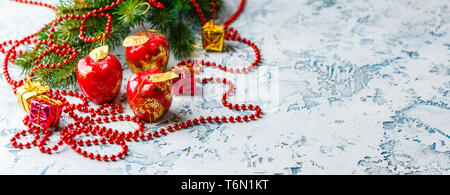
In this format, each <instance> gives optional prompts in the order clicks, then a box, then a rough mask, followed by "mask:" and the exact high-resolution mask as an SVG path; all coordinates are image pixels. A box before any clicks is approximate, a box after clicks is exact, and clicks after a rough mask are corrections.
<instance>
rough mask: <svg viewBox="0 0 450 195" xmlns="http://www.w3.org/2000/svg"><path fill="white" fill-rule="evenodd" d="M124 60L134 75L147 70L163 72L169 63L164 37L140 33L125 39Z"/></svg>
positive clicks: (154, 33) (150, 33)
mask: <svg viewBox="0 0 450 195" xmlns="http://www.w3.org/2000/svg"><path fill="white" fill-rule="evenodd" d="M123 46H124V47H125V58H126V61H127V64H128V68H129V69H130V71H131V72H133V73H136V72H139V71H145V70H149V69H159V70H161V71H165V70H166V68H167V62H168V61H169V56H170V50H169V42H168V41H167V39H166V37H165V36H164V35H162V34H159V33H156V32H150V31H149V32H140V33H138V34H137V35H135V36H129V37H127V38H126V39H125V40H124V42H123Z"/></svg>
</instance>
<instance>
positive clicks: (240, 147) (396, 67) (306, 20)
mask: <svg viewBox="0 0 450 195" xmlns="http://www.w3.org/2000/svg"><path fill="white" fill-rule="evenodd" d="M51 2H55V1H54V0H53V1H51ZM237 6H238V0H227V1H226V11H225V13H223V14H222V15H221V16H220V18H226V17H229V16H230V15H231V14H232V13H233V12H234V10H235V9H236V8H237ZM449 6H450V2H449V1H448V0H433V1H421V0H398V1H381V0H358V1H355V0H346V1H344V0H343V1H337V0H318V1H313V0H296V1H289V0H276V1H270V0H249V1H248V3H247V5H246V7H245V11H244V13H243V15H242V16H241V17H240V18H239V19H238V20H237V21H236V22H235V23H234V24H233V25H232V26H233V27H235V28H236V29H238V30H239V31H240V32H241V34H242V36H243V37H246V38H249V39H251V40H253V41H254V42H255V43H256V44H257V45H258V46H259V47H260V48H261V52H262V57H263V63H262V66H261V68H259V69H258V70H257V71H254V72H251V73H249V74H247V75H243V74H240V75H228V74H227V75H223V73H222V72H219V71H215V70H206V71H205V76H209V75H216V76H217V75H218V76H226V77H227V78H230V79H234V80H235V84H236V87H237V94H236V96H233V98H232V99H230V101H234V102H236V103H247V102H248V103H253V104H259V105H261V107H262V109H263V111H265V115H264V117H263V118H262V119H261V120H258V121H257V122H252V123H247V124H220V125H216V124H213V125H210V124H208V125H204V126H197V127H194V128H190V129H188V130H183V131H179V132H176V133H173V134H170V135H169V136H166V137H163V138H161V139H157V140H156V141H151V142H140V143H129V156H127V157H126V158H125V160H120V161H118V162H110V163H104V162H98V161H93V160H89V159H86V158H83V157H81V156H80V155H78V154H76V153H75V152H73V151H72V150H71V149H70V148H68V147H67V146H64V147H63V148H62V149H61V150H60V151H58V152H57V153H55V154H52V155H46V154H42V153H40V152H39V151H38V149H37V148H32V149H27V150H18V149H16V148H14V147H12V146H11V145H10V142H9V139H10V138H11V137H12V136H13V135H14V133H15V132H18V131H20V130H21V129H23V128H24V126H23V125H22V123H21V120H22V118H23V117H24V115H25V113H24V112H23V111H22V110H21V109H20V107H19V106H18V105H17V104H16V98H15V96H14V95H13V94H12V90H11V88H10V87H9V86H8V85H7V84H6V81H5V80H4V77H3V76H1V77H0V99H2V102H1V104H0V108H1V109H0V159H1V161H0V173H1V174H449V173H450V149H449V144H450V143H449V142H450V125H449V118H450V107H449V105H448V103H449V102H450V97H449V91H450V77H449V75H450V34H449V33H450V29H449V22H450V8H449ZM53 17H54V13H52V12H51V11H49V10H48V9H45V8H39V7H35V6H29V5H21V4H18V3H13V2H10V1H7V0H1V1H0V41H4V40H9V39H18V38H21V37H23V36H26V35H28V34H30V33H33V32H35V31H37V30H38V29H39V28H40V27H41V26H42V25H43V24H45V23H47V22H49V21H50V20H51V19H52V18H53ZM197 34H198V31H197ZM198 38H200V36H199V35H198ZM226 51H227V52H225V53H220V54H218V53H205V52H203V51H201V50H200V49H199V51H198V53H197V54H196V56H195V57H196V58H202V59H203V58H206V59H209V60H212V61H215V62H219V63H223V64H226V65H228V66H232V67H239V66H246V65H247V64H248V63H250V62H251V61H253V59H254V56H253V52H252V50H251V49H250V48H248V47H246V46H245V45H242V44H236V43H232V42H229V43H227V49H226ZM114 53H115V54H116V55H118V56H119V58H120V59H121V61H122V63H123V65H124V67H125V61H124V59H123V55H122V53H123V48H119V49H117V50H116V51H114ZM3 57H4V55H0V60H3ZM175 63H176V62H175V61H174V60H173V59H172V60H171V62H170V65H171V66H172V65H174V64H175ZM10 69H11V72H12V75H13V76H16V77H15V78H17V77H18V76H19V74H20V70H19V69H18V68H16V67H14V66H11V67H10ZM124 72H125V75H124V77H125V80H124V83H123V87H124V88H123V89H125V86H126V79H127V78H128V77H129V76H130V73H129V71H128V70H125V71H124ZM199 87H200V88H201V86H199ZM201 89H203V91H204V94H205V97H197V98H194V99H193V100H192V101H190V100H191V99H190V98H189V97H176V98H175V99H174V104H173V105H172V107H171V110H170V113H169V114H168V115H167V116H165V117H164V118H163V120H162V121H160V122H159V123H157V124H152V127H155V128H156V127H161V126H165V125H167V124H170V123H172V122H174V121H181V120H182V119H190V118H193V117H198V116H201V115H203V116H205V115H230V114H236V113H233V111H229V110H227V109H225V108H223V107H222V106H221V103H220V101H219V100H220V97H221V95H220V94H221V93H223V91H224V90H223V89H222V86H215V85H206V86H205V87H204V88H201ZM124 91H125V90H122V98H121V99H118V100H117V101H122V102H125V101H126V100H125V99H124V97H125V94H123V93H124ZM126 112H127V113H131V111H130V110H129V109H128V108H127V109H126ZM63 118H65V119H64V120H63V124H66V123H67V122H70V121H67V120H66V119H67V118H68V117H67V116H66V115H63ZM111 126H112V127H117V128H121V129H124V131H128V129H130V127H129V126H128V124H126V123H123V124H114V125H111ZM57 137H58V136H57V135H55V136H53V137H52V139H51V140H52V142H54V141H55V140H57ZM90 151H98V152H104V153H108V152H117V151H118V148H116V147H115V146H112V147H109V146H102V147H97V148H95V147H91V148H90Z"/></svg>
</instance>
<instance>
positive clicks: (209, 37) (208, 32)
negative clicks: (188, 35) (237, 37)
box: [202, 20, 225, 52]
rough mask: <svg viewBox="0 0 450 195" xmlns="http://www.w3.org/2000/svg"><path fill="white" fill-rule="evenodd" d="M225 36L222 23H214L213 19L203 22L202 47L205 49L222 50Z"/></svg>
mask: <svg viewBox="0 0 450 195" xmlns="http://www.w3.org/2000/svg"><path fill="white" fill-rule="evenodd" d="M224 38H225V29H224V27H223V25H214V21H213V20H211V21H210V22H207V23H205V25H204V26H203V28H202V40H203V49H204V50H206V51H219V52H220V51H222V49H223V42H224Z"/></svg>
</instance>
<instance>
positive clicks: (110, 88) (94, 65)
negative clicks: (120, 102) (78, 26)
mask: <svg viewBox="0 0 450 195" xmlns="http://www.w3.org/2000/svg"><path fill="white" fill-rule="evenodd" d="M122 73H123V70H122V65H121V64H120V61H119V60H118V59H117V58H116V57H115V56H113V55H110V54H109V48H108V46H102V47H99V48H97V49H94V50H92V52H91V53H90V54H89V56H87V57H85V58H83V59H81V60H80V61H79V62H78V64H77V81H78V85H79V86H80V88H81V91H82V92H83V94H84V95H85V96H86V97H87V98H88V99H89V100H91V101H92V102H94V103H96V104H102V103H106V102H111V101H113V100H114V99H115V98H116V97H117V95H118V94H119V92H120V87H121V84H122V77H123V75H122Z"/></svg>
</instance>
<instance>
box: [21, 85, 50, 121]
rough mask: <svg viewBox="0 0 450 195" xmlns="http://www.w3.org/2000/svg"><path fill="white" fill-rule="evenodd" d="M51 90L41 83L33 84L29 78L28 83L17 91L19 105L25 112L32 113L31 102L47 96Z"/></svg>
mask: <svg viewBox="0 0 450 195" xmlns="http://www.w3.org/2000/svg"><path fill="white" fill-rule="evenodd" d="M49 90H50V88H49V87H48V86H46V85H43V84H42V83H41V82H40V81H36V82H33V81H31V79H30V78H27V82H26V83H25V84H24V85H23V86H21V87H18V88H17V89H16V94H17V103H18V104H19V105H20V106H21V107H22V108H23V110H25V112H27V113H30V102H31V100H33V99H34V98H36V97H38V96H40V95H45V94H47V93H48V91H49Z"/></svg>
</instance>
